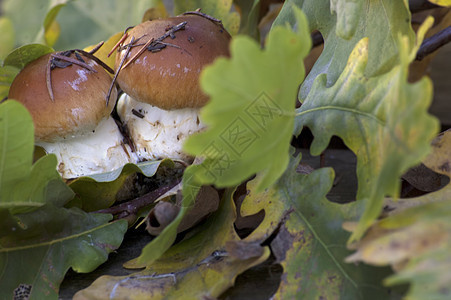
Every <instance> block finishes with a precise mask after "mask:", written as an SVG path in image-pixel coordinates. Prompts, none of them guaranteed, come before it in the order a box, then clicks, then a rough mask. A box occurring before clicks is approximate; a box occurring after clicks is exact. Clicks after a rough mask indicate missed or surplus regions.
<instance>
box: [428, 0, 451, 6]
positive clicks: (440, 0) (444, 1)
mask: <svg viewBox="0 0 451 300" xmlns="http://www.w3.org/2000/svg"><path fill="white" fill-rule="evenodd" d="M428 1H429V2H431V3H434V4H437V5H440V6H446V7H451V0H428Z"/></svg>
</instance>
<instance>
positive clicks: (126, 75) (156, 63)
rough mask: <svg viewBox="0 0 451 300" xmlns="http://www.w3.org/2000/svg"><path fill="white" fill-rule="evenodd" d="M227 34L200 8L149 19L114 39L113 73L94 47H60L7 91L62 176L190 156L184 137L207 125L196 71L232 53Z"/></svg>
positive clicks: (25, 71) (30, 67) (23, 73)
mask: <svg viewBox="0 0 451 300" xmlns="http://www.w3.org/2000/svg"><path fill="white" fill-rule="evenodd" d="M230 38H231V37H230V35H229V33H228V32H227V31H226V30H225V29H224V27H223V26H222V24H221V22H220V21H219V20H217V19H215V18H212V17H210V16H207V15H205V14H203V13H201V12H199V11H195V12H188V13H185V14H183V15H181V16H177V17H172V18H166V19H157V20H152V21H147V22H144V23H141V24H139V25H138V26H136V27H134V28H133V29H131V30H130V31H128V32H126V33H125V35H124V37H123V39H122V40H121V41H120V43H119V44H118V45H117V47H118V54H117V56H116V65H115V69H116V70H115V76H114V78H112V76H110V74H108V73H107V72H106V71H105V69H108V66H106V65H105V64H103V63H102V62H101V61H100V60H99V59H98V58H96V57H95V56H94V55H92V53H93V52H90V53H88V52H84V51H82V50H70V51H64V52H55V53H51V54H48V55H44V56H42V57H40V58H38V59H37V60H35V61H33V62H31V63H30V64H28V65H27V66H26V67H25V68H24V69H23V70H22V71H21V72H20V73H19V74H18V75H17V77H16V78H15V79H14V81H13V83H12V85H11V88H10V91H9V95H8V97H9V98H11V99H15V100H17V101H19V102H21V103H22V104H24V106H25V107H26V108H27V109H28V110H29V112H30V113H31V116H32V118H33V121H34V126H35V142H36V144H37V145H38V146H41V147H43V148H44V149H45V151H46V152H47V153H54V154H55V155H56V156H57V159H58V171H59V172H60V174H61V175H62V177H63V178H65V179H70V178H76V177H80V176H86V175H92V174H95V173H103V172H108V171H112V170H114V169H117V168H119V167H122V166H123V165H124V164H126V163H137V162H139V161H145V160H155V159H163V158H171V159H180V160H184V161H186V162H190V161H191V159H192V158H191V157H189V156H188V155H187V154H185V153H183V151H182V146H183V142H184V141H185V139H186V138H187V137H188V136H189V135H191V134H193V133H195V132H199V131H201V130H202V129H203V128H204V127H205V126H204V125H203V124H202V123H201V122H200V120H199V110H200V107H202V106H203V105H204V104H205V103H206V102H207V101H208V97H207V95H205V94H204V93H203V92H202V90H201V89H200V86H199V75H200V73H201V71H202V69H203V68H204V67H205V66H206V65H207V64H210V63H212V62H213V60H214V59H216V58H217V57H218V56H229V42H230ZM113 50H114V49H113ZM110 71H111V73H114V71H113V70H110ZM116 79H117V81H115V80H116ZM116 83H117V84H118V85H119V87H120V88H121V90H122V91H123V92H124V93H123V94H122V96H121V97H120V98H119V100H118V101H117V107H116V111H117V115H118V116H119V118H120V121H119V120H118V122H120V123H121V124H122V125H121V126H119V127H118V125H117V122H116V120H115V119H113V118H112V116H111V113H112V111H113V109H114V108H115V104H116V100H117V94H118V92H117V89H116ZM120 129H123V130H120ZM123 132H124V133H126V134H127V135H128V136H124V134H123ZM125 141H126V142H125Z"/></svg>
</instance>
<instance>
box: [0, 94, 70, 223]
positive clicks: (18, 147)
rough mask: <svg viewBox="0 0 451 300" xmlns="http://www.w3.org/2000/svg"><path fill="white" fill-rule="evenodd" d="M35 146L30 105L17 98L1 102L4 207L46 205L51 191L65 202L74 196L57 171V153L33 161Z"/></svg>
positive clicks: (0, 202) (0, 204)
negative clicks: (29, 110)
mask: <svg viewBox="0 0 451 300" xmlns="http://www.w3.org/2000/svg"><path fill="white" fill-rule="evenodd" d="M33 150H34V131H33V121H32V119H31V115H30V114H29V112H28V111H27V109H26V108H25V107H24V106H23V105H22V104H20V103H19V102H17V101H14V100H8V101H6V102H4V103H2V104H0V209H8V210H9V211H10V212H11V213H13V214H16V213H23V212H27V211H29V210H33V209H35V208H37V207H40V206H43V205H44V204H45V203H46V202H47V201H48V199H49V197H52V195H51V193H53V194H55V195H60V196H61V199H62V200H61V201H64V202H67V201H68V200H70V199H71V198H72V197H73V195H74V194H73V192H72V191H71V190H70V189H69V188H68V187H67V186H66V185H65V184H64V182H63V181H62V179H61V176H60V175H59V174H58V172H57V171H56V165H57V161H56V157H55V156H54V155H49V156H46V157H43V158H41V159H39V160H38V161H37V162H36V163H35V164H34V165H32V159H33ZM51 182H54V184H52V188H50V185H49V184H50V183H51ZM58 182H59V184H58Z"/></svg>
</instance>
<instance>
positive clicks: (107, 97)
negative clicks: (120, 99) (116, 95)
mask: <svg viewBox="0 0 451 300" xmlns="http://www.w3.org/2000/svg"><path fill="white" fill-rule="evenodd" d="M134 41H135V37H134V36H132V39H131V41H130V43H129V44H128V45H127V47H126V50H125V55H124V57H122V60H121V63H120V64H119V67H118V68H117V70H116V73H115V74H114V77H113V80H112V81H111V85H110V88H109V89H108V93H107V95H106V105H107V106H108V103H109V102H110V97H111V91H112V90H113V87H114V84H115V83H116V79H117V76H118V75H119V72H120V71H121V69H122V65H123V64H124V62H125V60H126V59H127V56H128V54H129V53H130V49H131V45H132V44H133V42H134Z"/></svg>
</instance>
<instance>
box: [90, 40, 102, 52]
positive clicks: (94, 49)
mask: <svg viewBox="0 0 451 300" xmlns="http://www.w3.org/2000/svg"><path fill="white" fill-rule="evenodd" d="M103 44H104V42H103V41H102V42H100V43H98V44H97V45H96V46H95V47H94V48H92V50H91V51H89V52H88V53H89V54H94V53H96V52H97V51H98V50H99V49H100V47H102V46H103Z"/></svg>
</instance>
